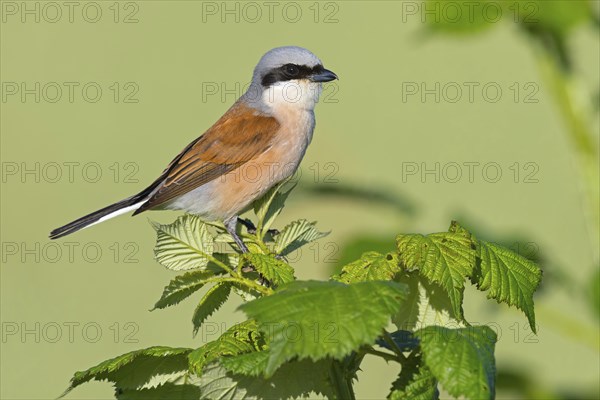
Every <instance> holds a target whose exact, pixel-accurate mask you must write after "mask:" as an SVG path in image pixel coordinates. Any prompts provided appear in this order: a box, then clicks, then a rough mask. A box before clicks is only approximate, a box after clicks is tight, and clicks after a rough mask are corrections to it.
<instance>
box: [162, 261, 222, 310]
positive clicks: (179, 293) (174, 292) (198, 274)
mask: <svg viewBox="0 0 600 400" xmlns="http://www.w3.org/2000/svg"><path fill="white" fill-rule="evenodd" d="M212 276H214V274H213V273H212V272H210V271H203V270H198V271H190V272H187V273H185V274H183V275H179V276H177V277H175V278H174V279H173V280H172V281H171V282H169V284H168V285H167V286H165V289H164V290H163V294H162V296H161V297H160V300H158V301H157V302H156V304H155V305H154V309H156V308H166V307H169V306H173V305H175V304H178V303H179V302H180V301H182V300H184V299H186V298H187V297H189V296H191V295H192V294H193V293H194V292H195V291H197V290H199V289H201V288H202V286H204V285H205V284H206V280H207V279H208V278H210V277H212Z"/></svg>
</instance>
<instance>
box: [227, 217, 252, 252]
mask: <svg viewBox="0 0 600 400" xmlns="http://www.w3.org/2000/svg"><path fill="white" fill-rule="evenodd" d="M237 221H238V217H237V216H234V217H231V218H229V219H227V220H225V221H223V224H224V225H225V229H227V232H229V234H230V235H231V237H232V238H233V241H234V242H235V244H237V246H238V247H239V248H240V250H241V251H242V253H248V247H247V246H246V245H245V244H244V242H243V241H242V239H241V238H240V237H239V236H238V234H237V233H236V231H235V228H236V226H237Z"/></svg>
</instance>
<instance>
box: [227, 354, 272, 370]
mask: <svg viewBox="0 0 600 400" xmlns="http://www.w3.org/2000/svg"><path fill="white" fill-rule="evenodd" d="M268 361H269V352H268V351H266V350H263V351H253V352H251V353H245V354H240V355H237V356H232V357H223V358H222V359H221V365H222V366H223V367H224V368H225V369H226V370H227V371H229V372H232V373H234V374H241V375H247V376H261V375H263V374H264V372H265V370H266V369H267V363H268Z"/></svg>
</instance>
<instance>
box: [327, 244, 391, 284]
mask: <svg viewBox="0 0 600 400" xmlns="http://www.w3.org/2000/svg"><path fill="white" fill-rule="evenodd" d="M398 272H400V266H399V264H398V256H397V255H396V254H393V253H389V254H380V253H377V252H375V251H369V252H367V253H364V254H363V255H362V256H361V257H360V259H358V260H356V261H354V262H351V263H350V264H348V265H346V266H344V267H343V268H342V272H341V273H340V274H339V275H336V276H334V277H333V279H334V280H337V281H339V282H343V283H354V282H366V281H389V280H392V279H393V278H394V276H396V274H397V273H398Z"/></svg>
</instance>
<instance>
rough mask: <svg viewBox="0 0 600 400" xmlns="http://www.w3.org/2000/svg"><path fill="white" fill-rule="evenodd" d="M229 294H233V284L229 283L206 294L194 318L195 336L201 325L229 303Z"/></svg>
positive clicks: (220, 285)
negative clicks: (226, 302)
mask: <svg viewBox="0 0 600 400" xmlns="http://www.w3.org/2000/svg"><path fill="white" fill-rule="evenodd" d="M229 293H231V284H230V283H229V282H222V283H217V284H216V285H214V286H213V287H211V288H210V289H209V290H208V292H206V294H205V295H204V297H202V299H201V300H200V303H198V306H197V307H196V310H195V311H194V315H193V316H192V322H193V323H194V336H195V335H196V333H198V329H200V325H202V323H203V322H204V321H205V320H206V318H208V317H210V316H211V315H212V314H213V313H214V312H215V311H217V310H218V309H219V308H220V307H221V306H222V305H223V303H225V301H227V298H228V297H229Z"/></svg>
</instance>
